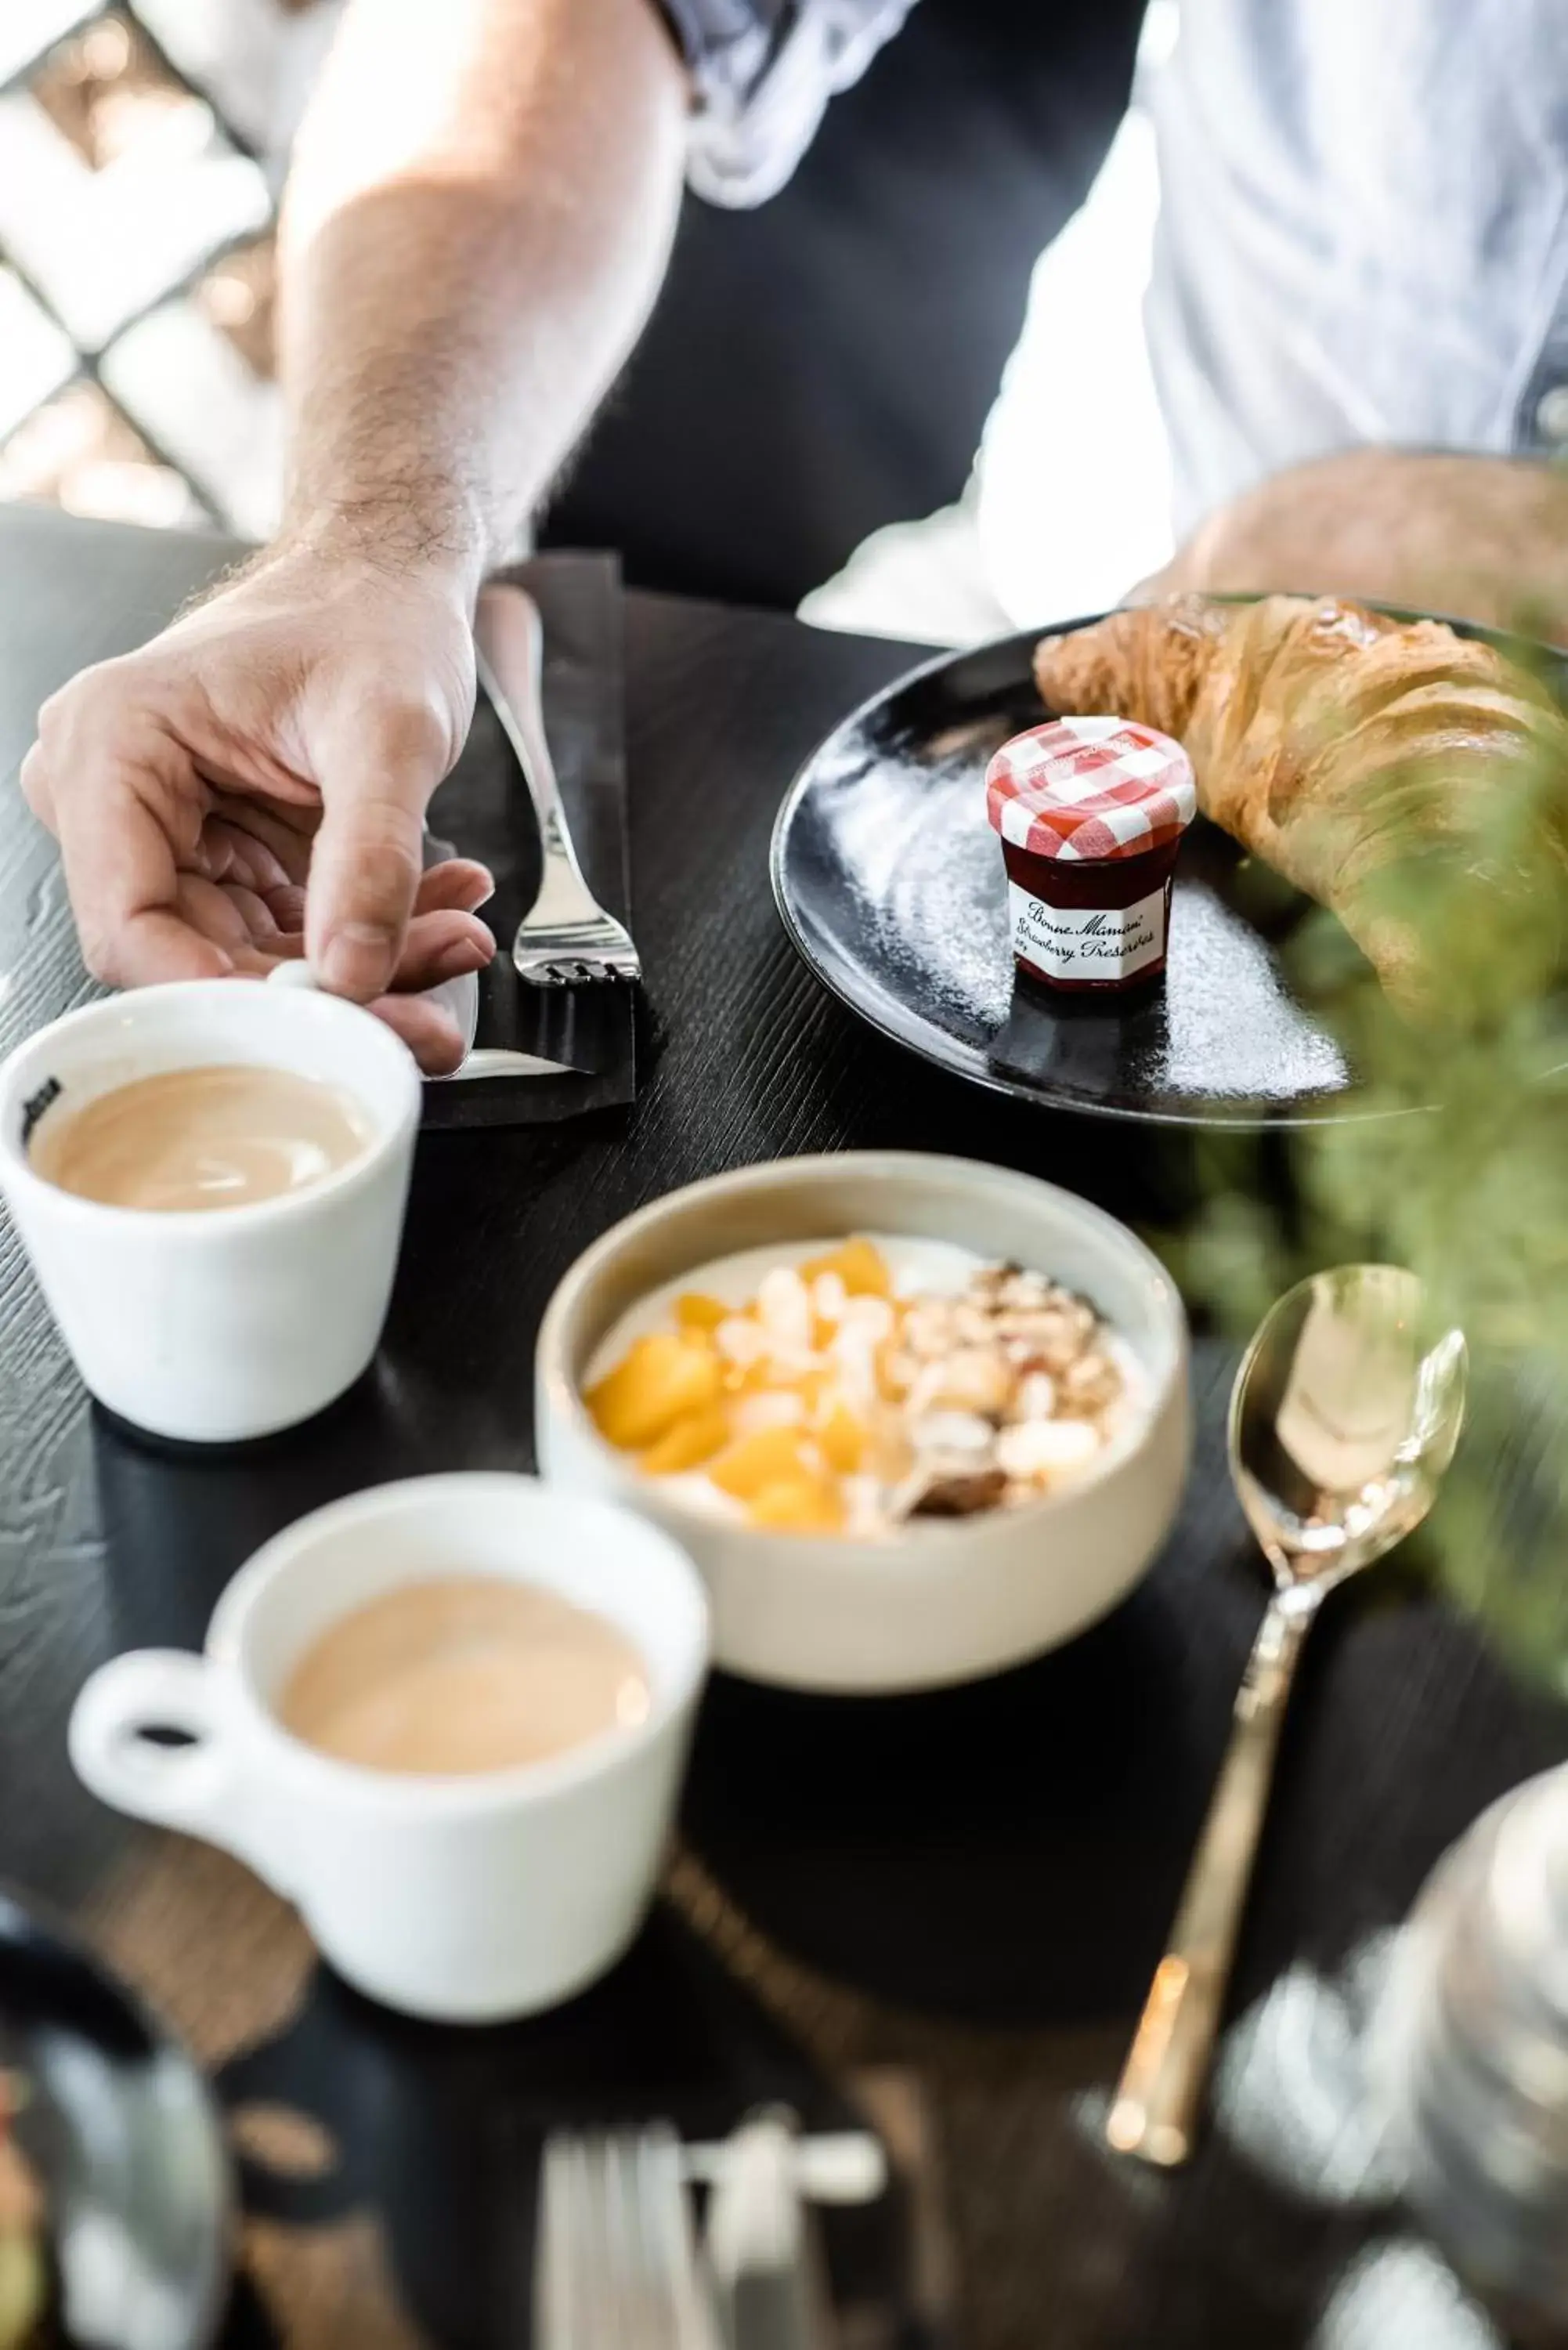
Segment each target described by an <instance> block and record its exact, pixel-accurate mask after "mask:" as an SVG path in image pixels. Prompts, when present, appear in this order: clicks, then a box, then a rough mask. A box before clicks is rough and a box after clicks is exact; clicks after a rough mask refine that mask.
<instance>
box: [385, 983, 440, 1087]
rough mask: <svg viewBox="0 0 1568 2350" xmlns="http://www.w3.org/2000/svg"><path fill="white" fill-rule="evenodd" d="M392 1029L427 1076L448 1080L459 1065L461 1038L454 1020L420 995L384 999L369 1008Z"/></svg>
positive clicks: (395, 996) (387, 996)
mask: <svg viewBox="0 0 1568 2350" xmlns="http://www.w3.org/2000/svg"><path fill="white" fill-rule="evenodd" d="M370 1009H371V1010H372V1012H374V1013H375V1014H376V1016H377V1018H378V1019H379V1020H384V1021H385V1022H386V1024H387V1025H388V1027H389V1028H391V1029H395V1030H396V1032H397V1034H398V1035H400V1037H401V1038H402V1040H403V1042H404V1044H405V1045H407V1046H408V1048H409V1050H410V1053H411V1054H412V1055H413V1056H414V1058H415V1060H416V1061H418V1063H419V1065H420V1066H421V1069H423V1070H424V1072H425V1074H426V1076H431V1077H448V1076H451V1075H452V1071H453V1069H455V1068H457V1067H459V1066H461V1064H462V1035H461V1034H460V1033H459V1030H458V1025H457V1023H456V1021H455V1020H452V1019H451V1018H449V1016H448V1015H447V1014H446V1013H444V1012H442V1011H441V1010H439V1009H438V1007H437V1006H436V1005H435V1004H433V1003H430V1002H429V1001H428V1000H427V999H426V998H425V997H424V996H422V995H383V996H382V997H380V999H379V1001H378V1002H377V1003H373V1004H372V1005H371V1006H370Z"/></svg>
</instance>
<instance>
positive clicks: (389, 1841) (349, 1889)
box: [70, 1473, 708, 2023]
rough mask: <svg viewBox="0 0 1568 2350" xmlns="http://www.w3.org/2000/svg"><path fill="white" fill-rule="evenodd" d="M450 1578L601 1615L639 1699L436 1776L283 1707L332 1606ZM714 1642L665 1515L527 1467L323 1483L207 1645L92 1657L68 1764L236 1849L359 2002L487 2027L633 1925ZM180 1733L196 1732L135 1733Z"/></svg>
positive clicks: (614, 1952)
mask: <svg viewBox="0 0 1568 2350" xmlns="http://www.w3.org/2000/svg"><path fill="white" fill-rule="evenodd" d="M438 1575H506V1576H513V1577H515V1578H517V1579H518V1580H520V1581H523V1582H524V1583H527V1584H530V1585H533V1586H535V1587H537V1588H540V1589H543V1590H545V1591H546V1592H549V1593H553V1594H555V1595H556V1596H560V1597H561V1598H564V1599H566V1600H569V1601H571V1602H572V1603H573V1604H574V1605H576V1606H577V1607H584V1608H587V1609H589V1610H592V1611H594V1612H595V1613H597V1615H599V1616H600V1617H603V1618H605V1619H606V1620H607V1622H609V1623H610V1624H611V1625H613V1626H614V1627H616V1628H617V1629H618V1630H619V1631H621V1632H622V1633H624V1634H625V1635H626V1637H627V1638H628V1639H629V1640H630V1642H631V1643H632V1645H633V1646H634V1647H635V1648H637V1650H638V1651H639V1655H640V1657H641V1659H642V1661H643V1666H644V1669H645V1672H646V1675H647V1679H648V1685H649V1707H648V1711H647V1713H646V1715H645V1716H644V1718H643V1719H642V1720H641V1721H638V1722H636V1723H635V1724H632V1725H629V1726H621V1725H618V1726H616V1727H614V1728H610V1729H607V1730H604V1731H599V1732H597V1733H596V1734H594V1735H592V1736H590V1737H588V1738H587V1739H585V1740H584V1741H583V1742H581V1743H579V1744H577V1745H575V1746H570V1747H567V1748H566V1749H565V1750H563V1751H562V1752H558V1753H556V1754H553V1755H550V1756H548V1757H547V1758H546V1759H545V1760H544V1761H540V1762H532V1763H521V1764H518V1765H515V1766H514V1767H512V1768H510V1769H506V1770H498V1771H484V1772H476V1773H462V1774H454V1775H452V1776H448V1777H437V1776H433V1775H429V1776H426V1775H414V1774H412V1773H401V1772H391V1771H381V1770H371V1769H368V1768H366V1767H364V1766H363V1765H361V1764H359V1763H348V1762H343V1761H339V1760H338V1759H337V1758H336V1757H335V1756H333V1755H329V1754H327V1753H324V1752H319V1751H318V1750H317V1749H316V1748H315V1747H312V1746H309V1745H306V1743H304V1742H302V1741H301V1740H300V1739H298V1738H296V1736H294V1735H293V1734H292V1733H291V1732H290V1731H287V1730H286V1729H285V1728H284V1727H283V1725H282V1723H281V1721H279V1719H278V1715H277V1711H276V1708H277V1704H278V1700H279V1698H280V1696H281V1693H282V1690H283V1688H284V1686H285V1684H286V1680H287V1679H288V1676H289V1674H290V1672H291V1671H292V1669H293V1668H294V1667H295V1665H296V1664H297V1662H298V1661H299V1659H300V1658H301V1657H302V1656H303V1654H304V1653H305V1651H306V1649H308V1648H310V1647H311V1646H312V1645H313V1644H314V1643H315V1642H316V1641H317V1639H319V1638H320V1637H321V1636H322V1635H323V1634H324V1633H325V1632H326V1631H327V1629H328V1627H330V1626H332V1625H334V1624H336V1623H337V1621H338V1620H339V1619H340V1618H341V1617H344V1616H346V1615H348V1613H349V1612H350V1611H351V1610H353V1609H355V1608H357V1607H363V1606H366V1605H367V1604H368V1603H369V1602H370V1601H371V1600H374V1599H376V1598H378V1597H379V1596H381V1595H382V1594H384V1593H386V1592H389V1591H392V1590H395V1589H397V1588H398V1587H399V1586H403V1585H408V1584H412V1583H422V1582H427V1581H429V1580H430V1579H431V1578H433V1577H435V1576H438ZM707 1661H708V1609H707V1601H706V1598H705V1596H704V1594H703V1588H702V1584H701V1578H700V1576H699V1575H698V1574H697V1570H696V1568H695V1567H694V1566H693V1565H691V1561H690V1559H688V1557H687V1556H686V1555H685V1553H684V1552H683V1551H682V1550H681V1549H680V1545H679V1544H677V1543H675V1542H674V1541H672V1540H671V1538H670V1536H669V1535H668V1534H661V1533H660V1532H659V1529H658V1528H657V1527H654V1526H651V1525H649V1524H648V1523H646V1522H645V1521H644V1520H642V1519H639V1518H637V1517H634V1516H632V1515H631V1514H630V1513H628V1512H625V1511H622V1510H620V1509H618V1508H617V1507H615V1506H614V1505H613V1504H612V1503H607V1502H598V1501H589V1500H586V1499H584V1498H582V1497H580V1496H578V1495H576V1494H570V1493H564V1492H554V1491H553V1490H552V1489H551V1488H549V1487H548V1486H545V1485H542V1484H541V1483H540V1482H538V1481H537V1479H535V1478H532V1477H522V1476H514V1475H509V1474H504V1473H493V1474H492V1473H462V1474H456V1475H452V1476H443V1477H424V1478H415V1479H411V1480H410V1481H409V1482H406V1483H403V1484H397V1485H383V1486H379V1487H377V1488H375V1489H373V1490H372V1491H370V1492H364V1493H358V1494H355V1495H353V1496H352V1497H351V1498H350V1499H349V1500H348V1501H344V1502H336V1503H332V1504H330V1505H329V1506H328V1507H327V1508H326V1509H324V1510H317V1512H316V1513H314V1514H313V1515H312V1516H310V1517H307V1518H303V1519H301V1520H300V1521H299V1523H297V1524H296V1525H294V1526H291V1527H289V1528H288V1529H287V1531H286V1533H284V1534H279V1535H277V1536H276V1537H275V1540H274V1541H272V1542H270V1543H268V1544H266V1545H265V1548H264V1549H262V1550H261V1551H258V1552H257V1554H256V1555H255V1556H254V1558H253V1559H252V1560H251V1561H250V1562H249V1564H248V1565H246V1566H244V1567H243V1568H242V1569H241V1570H240V1572H239V1574H238V1575H236V1576H235V1578H234V1581H233V1582H232V1583H231V1584H230V1586H229V1587H228V1589H227V1590H226V1591H225V1592H224V1594H223V1597H222V1599H221V1600H220V1601H219V1603H218V1607H217V1611H216V1613H215V1614H214V1616H213V1621H212V1625H211V1627H210V1628H209V1631H208V1634H207V1645H206V1649H205V1652H204V1654H203V1655H202V1656H200V1657H195V1656H191V1655H189V1654H187V1653H184V1652H182V1651H175V1650H164V1649H156V1648H149V1649H140V1650H136V1651H133V1652H132V1653H130V1655H127V1656H122V1657H119V1658H117V1659H114V1660H113V1661H112V1662H111V1663H109V1664H107V1665H105V1666H102V1667H101V1668H100V1669H99V1671H97V1672H96V1673H94V1674H93V1676H92V1678H91V1679H89V1680H88V1683H87V1685H86V1687H85V1688H84V1689H83V1690H82V1692H81V1695H80V1696H79V1698H78V1700H77V1703H76V1707H75V1710H74V1711H73V1713H72V1716H71V1723H70V1752H71V1760H72V1762H73V1763H74V1764H75V1765H76V1769H77V1772H78V1775H79V1776H80V1777H81V1778H82V1779H83V1780H84V1781H85V1783H87V1785H88V1787H89V1788H91V1790H92V1792H93V1793H94V1794H96V1795H98V1796H99V1797H100V1798H101V1799H102V1800H103V1801H104V1802H105V1803H108V1804H113V1805H115V1806H116V1807H117V1808H118V1809H119V1810H120V1811H124V1812H130V1813H131V1814H134V1815H135V1816H137V1817H138V1818H141V1819H147V1820H153V1821H156V1822H158V1823H159V1824H160V1825H162V1826H164V1827H171V1828H177V1829H181V1830H183V1831H184V1832H185V1833H186V1834H188V1835H197V1836H202V1837H204V1838H205V1839H206V1840H207V1841H208V1842H209V1843H212V1844H216V1845H220V1846H223V1848H224V1849H225V1850H227V1851H229V1852H232V1853H234V1854H235V1855H236V1856H238V1857H239V1858H240V1859H241V1860H243V1861H244V1862H246V1863H247V1864H248V1865H249V1866H251V1867H252V1868H254V1870H255V1872H256V1873H257V1875H258V1876H260V1877H264V1878H265V1880H266V1882H267V1883H268V1884H269V1885H271V1886H272V1887H274V1889H275V1891H276V1892H278V1893H280V1894H282V1895H283V1896H284V1897H285V1898H286V1899H288V1900H291V1901H293V1902H294V1903H295V1904H296V1907H297V1908H298V1909H299V1911H300V1914H301V1915H302V1917H303V1918H304V1919H305V1922H306V1925H307V1926H308V1927H309V1929H310V1930H311V1932H312V1934H313V1935H314V1936H315V1939H316V1940H317V1944H318V1946H319V1948H320V1949H321V1950H322V1952H323V1954H324V1955H325V1957H326V1958H327V1960H330V1962H331V1964H332V1965H333V1966H334V1967H336V1969H337V1971H338V1973H339V1974H341V1975H343V1976H344V1977H346V1978H347V1980H348V1981H350V1982H352V1983H354V1984H355V1985H356V1986H357V1987H358V1989H359V1990H361V1991H367V1992H368V1993H369V1995H370V1997H371V1998H373V1999H379V2000H381V2001H384V2002H386V2003H387V2005H389V2006H390V2007H396V2008H400V2009H402V2010H403V2011H404V2012H406V2013H409V2014H410V2015H420V2016H426V2017H430V2018H432V2019H434V2020H437V2021H440V2022H452V2023H484V2022H496V2021H499V2020H500V2019H502V2018H504V2017H507V2016H518V2015H527V2014H532V2013H534V2012H536V2011H538V2010H539V2009H542V2008H545V2007H551V2006H554V2005H556V2003H557V2002H559V2001H561V2000H564V1999H566V1998H569V1997H570V1996H571V1995H572V1993H573V1992H575V1991H580V1990H581V1989H583V1988H584V1986H585V1985H587V1983H589V1982H591V1981H593V1980H594V1979H595V1977H596V1976H597V1975H600V1974H602V1973H603V1972H604V1970H606V1969H607V1967H608V1966H610V1965H611V1964H612V1963H613V1962H614V1960H616V1959H617V1958H618V1957H619V1956H620V1954H621V1952H622V1951H623V1950H625V1949H626V1947H627V1945H628V1943H629V1942H630V1941H631V1939H632V1938H633V1936H634V1935H635V1934H636V1932H637V1929H638V1927H639V1923H640V1922H641V1919H642V1917H643V1914H644V1911H645V1910H646V1908H647V1906H648V1903H649V1899H650V1898H651V1896H652V1892H653V1888H654V1885H655V1882H656V1879H657V1877H658V1872H659V1862H660V1859H661V1856H662V1853H663V1847H664V1842H665V1837H666V1835H667V1833H668V1830H669V1826H670V1817H671V1814H672V1813H673V1810H674V1806H675V1800H676V1795H677V1793H678V1790H679V1786H680V1775H681V1772H682V1768H683V1766H684V1763H685V1758H686V1752H687V1747H688V1744H689V1742H690V1737H691V1722H692V1718H693V1715H694V1713H695V1711H696V1706H697V1700H698V1697H699V1695H700V1692H701V1686H702V1679H703V1675H704V1673H705V1671H706V1668H707ZM171 1729H173V1730H177V1731H182V1732H184V1733H185V1734H186V1737H187V1739H188V1741H189V1742H188V1743H185V1744H182V1745H177V1746H171V1745H170V1744H168V1743H166V1742H155V1741H154V1740H153V1739H151V1737H149V1736H148V1735H147V1734H146V1733H147V1732H149V1731H169V1730H171Z"/></svg>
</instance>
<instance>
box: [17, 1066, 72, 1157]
mask: <svg viewBox="0 0 1568 2350" xmlns="http://www.w3.org/2000/svg"><path fill="white" fill-rule="evenodd" d="M64 1090H65V1089H64V1087H62V1086H61V1084H60V1081H59V1079H58V1077H46V1078H45V1079H44V1082H43V1084H42V1085H41V1086H40V1087H38V1090H37V1092H36V1094H30V1095H29V1096H28V1097H27V1099H26V1101H25V1102H24V1103H23V1104H22V1148H23V1149H24V1150H25V1149H26V1147H27V1145H28V1143H29V1142H31V1140H32V1139H33V1128H35V1127H36V1125H37V1123H38V1120H39V1119H40V1118H42V1117H43V1115H44V1112H45V1111H46V1110H47V1108H48V1107H49V1105H50V1103H51V1102H57V1101H58V1099H59V1097H60V1095H61V1094H62V1092H63V1091H64Z"/></svg>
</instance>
